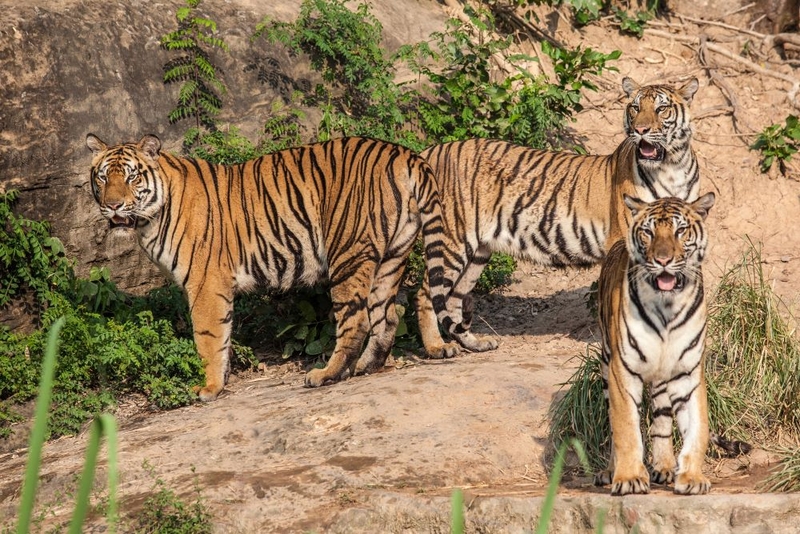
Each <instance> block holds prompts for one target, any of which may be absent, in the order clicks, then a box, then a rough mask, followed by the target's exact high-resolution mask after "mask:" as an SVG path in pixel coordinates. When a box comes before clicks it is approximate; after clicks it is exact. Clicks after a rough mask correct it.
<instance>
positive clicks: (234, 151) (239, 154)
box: [184, 127, 261, 165]
mask: <svg viewBox="0 0 800 534" xmlns="http://www.w3.org/2000/svg"><path fill="white" fill-rule="evenodd" d="M184 146H186V147H192V148H191V150H190V151H189V155H190V156H191V157H193V158H199V159H204V160H206V161H209V162H211V163H218V164H220V165H236V164H238V163H244V162H245V161H248V160H251V159H254V158H256V157H258V156H260V155H261V153H260V152H259V151H258V149H257V148H256V147H255V146H254V145H253V143H251V142H250V140H249V139H247V138H246V137H244V136H243V135H241V134H240V133H239V130H238V128H235V127H230V128H228V130H227V131H223V130H220V129H216V130H214V131H213V132H209V133H204V132H203V131H202V130H200V129H197V128H190V129H189V130H188V131H187V132H186V135H185V136H184Z"/></svg>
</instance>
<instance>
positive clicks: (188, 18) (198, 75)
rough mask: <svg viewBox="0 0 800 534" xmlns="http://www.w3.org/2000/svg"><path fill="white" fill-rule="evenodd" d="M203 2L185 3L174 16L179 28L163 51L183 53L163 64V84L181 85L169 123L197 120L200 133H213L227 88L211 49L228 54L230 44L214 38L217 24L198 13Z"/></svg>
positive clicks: (169, 36)
mask: <svg viewBox="0 0 800 534" xmlns="http://www.w3.org/2000/svg"><path fill="white" fill-rule="evenodd" d="M201 1H202V0H186V5H185V6H184V7H180V8H178V10H177V12H176V14H175V15H176V18H177V19H178V29H177V30H175V31H174V32H170V33H168V34H166V35H164V36H163V37H162V38H161V47H162V48H164V49H165V50H169V51H177V52H179V53H180V54H181V55H180V56H178V57H176V58H174V59H172V60H170V61H169V62H167V63H166V64H165V65H164V83H165V84H171V83H176V82H180V83H181V84H182V85H181V87H180V91H179V92H178V104H177V106H176V107H175V109H173V110H172V111H171V112H170V114H169V121H170V123H175V122H178V121H180V120H183V119H188V118H194V120H195V128H196V129H197V130H200V129H201V128H205V129H207V130H210V131H214V130H215V129H216V123H215V120H214V117H215V116H216V115H217V114H218V113H219V110H220V108H221V107H222V99H221V98H220V95H221V94H223V93H224V92H225V85H224V84H223V83H222V80H221V79H220V77H219V73H218V70H219V69H218V67H217V66H216V64H215V63H214V60H213V59H212V57H211V53H210V50H213V49H215V48H218V49H220V50H223V51H226V52H227V51H228V45H227V44H226V43H225V42H224V41H223V40H222V39H221V38H220V37H216V36H215V35H214V34H215V33H216V32H217V24H216V22H214V21H213V20H211V19H208V18H204V17H201V16H198V15H196V14H195V10H196V9H197V7H198V6H199V5H200V3H201ZM193 135H196V134H193ZM187 146H190V145H187Z"/></svg>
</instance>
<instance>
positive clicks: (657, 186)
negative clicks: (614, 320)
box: [417, 78, 699, 357]
mask: <svg viewBox="0 0 800 534" xmlns="http://www.w3.org/2000/svg"><path fill="white" fill-rule="evenodd" d="M622 88H623V90H624V91H625V93H626V94H627V96H628V102H627V105H626V109H625V116H624V126H625V131H626V134H627V137H626V138H625V140H623V141H622V142H621V143H620V145H619V146H618V147H617V149H616V150H615V151H614V152H613V153H612V154H609V155H579V154H573V153H566V152H553V151H548V150H537V149H532V148H528V147H524V146H519V145H515V144H512V143H508V142H505V141H498V140H490V139H470V140H466V141H457V142H452V143H445V144H442V145H437V146H433V147H431V148H428V149H427V150H425V151H423V152H422V153H421V155H422V156H423V157H424V158H425V159H426V160H427V161H428V162H429V163H430V164H431V166H432V167H433V170H434V172H435V174H436V180H437V183H438V187H439V192H440V193H439V194H440V198H441V199H442V205H443V209H444V213H443V220H444V224H445V226H444V235H443V239H444V241H445V245H444V254H445V265H446V268H445V272H444V275H443V276H442V277H441V280H442V285H441V286H439V285H438V283H431V282H429V281H428V280H426V281H425V282H424V283H423V288H422V290H421V291H420V292H419V293H418V297H417V310H418V316H419V321H420V330H421V334H422V340H423V344H424V345H425V350H426V352H427V353H428V355H429V356H432V357H449V356H452V355H454V354H456V353H458V352H459V351H460V350H461V349H460V347H464V348H466V349H467V350H469V351H473V352H479V351H485V350H490V349H493V348H496V347H497V341H496V340H495V339H493V338H490V337H480V336H475V335H474V334H472V333H471V332H470V317H471V302H472V301H471V299H470V297H469V294H470V292H471V291H472V289H473V288H474V286H475V283H476V282H477V280H478V277H479V276H480V274H481V272H482V271H483V268H484V267H485V265H486V264H487V263H488V261H489V259H490V257H491V254H492V253H493V252H505V253H507V254H510V255H512V256H515V257H517V258H522V259H525V260H529V261H533V262H535V263H538V264H540V265H552V266H556V267H563V266H568V265H574V266H588V265H594V264H596V263H598V262H600V261H601V260H602V258H603V257H604V256H605V254H606V252H607V251H608V249H609V248H610V247H611V245H612V244H613V243H614V242H616V241H617V240H618V239H619V238H621V237H623V236H624V235H625V231H626V229H627V227H628V226H629V224H630V212H629V211H628V210H627V209H626V208H625V206H624V204H623V202H622V195H623V194H629V195H632V196H636V197H638V198H643V199H646V200H653V199H655V198H659V197H664V196H675V197H678V198H682V199H684V200H694V199H695V198H697V193H698V187H699V171H698V165H697V160H696V157H695V154H694V152H693V150H692V147H691V143H690V140H691V124H690V116H689V112H688V106H689V104H690V103H691V101H692V98H693V97H694V94H695V92H696V91H697V88H698V82H697V80H696V79H692V80H690V81H688V82H687V83H685V84H684V85H682V86H680V87H672V86H669V85H646V86H639V85H638V84H637V83H636V82H634V81H633V80H631V79H630V78H625V79H623V82H622ZM439 323H441V324H442V326H443V328H444V330H445V331H446V332H447V333H449V334H450V335H451V337H453V338H454V339H455V340H456V341H457V343H453V342H450V343H445V342H444V340H443V339H442V336H441V334H440V332H439V327H438V324H439Z"/></svg>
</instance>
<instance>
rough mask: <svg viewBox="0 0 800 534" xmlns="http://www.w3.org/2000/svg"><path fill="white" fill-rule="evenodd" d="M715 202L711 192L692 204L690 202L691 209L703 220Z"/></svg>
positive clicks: (715, 198)
mask: <svg viewBox="0 0 800 534" xmlns="http://www.w3.org/2000/svg"><path fill="white" fill-rule="evenodd" d="M716 201H717V197H716V195H714V192H713V191H709V192H708V193H706V194H705V195H703V196H702V197H700V198H698V199H697V200H695V201H694V202H692V209H693V210H694V211H696V212H697V214H698V215H699V216H700V217H702V218H703V219H704V220H705V218H706V217H708V212H709V211H710V210H711V208H712V207H714V203H715V202H716Z"/></svg>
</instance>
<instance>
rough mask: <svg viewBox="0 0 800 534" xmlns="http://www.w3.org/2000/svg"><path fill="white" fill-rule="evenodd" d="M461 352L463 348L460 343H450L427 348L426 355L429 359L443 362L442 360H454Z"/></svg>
mask: <svg viewBox="0 0 800 534" xmlns="http://www.w3.org/2000/svg"><path fill="white" fill-rule="evenodd" d="M460 352H461V346H460V345H459V344H458V343H454V342H450V343H443V344H441V345H434V346H432V347H425V353H426V355H427V356H428V358H431V359H434V360H441V359H442V358H452V357H453V356H455V355H456V354H458V353H460Z"/></svg>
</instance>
